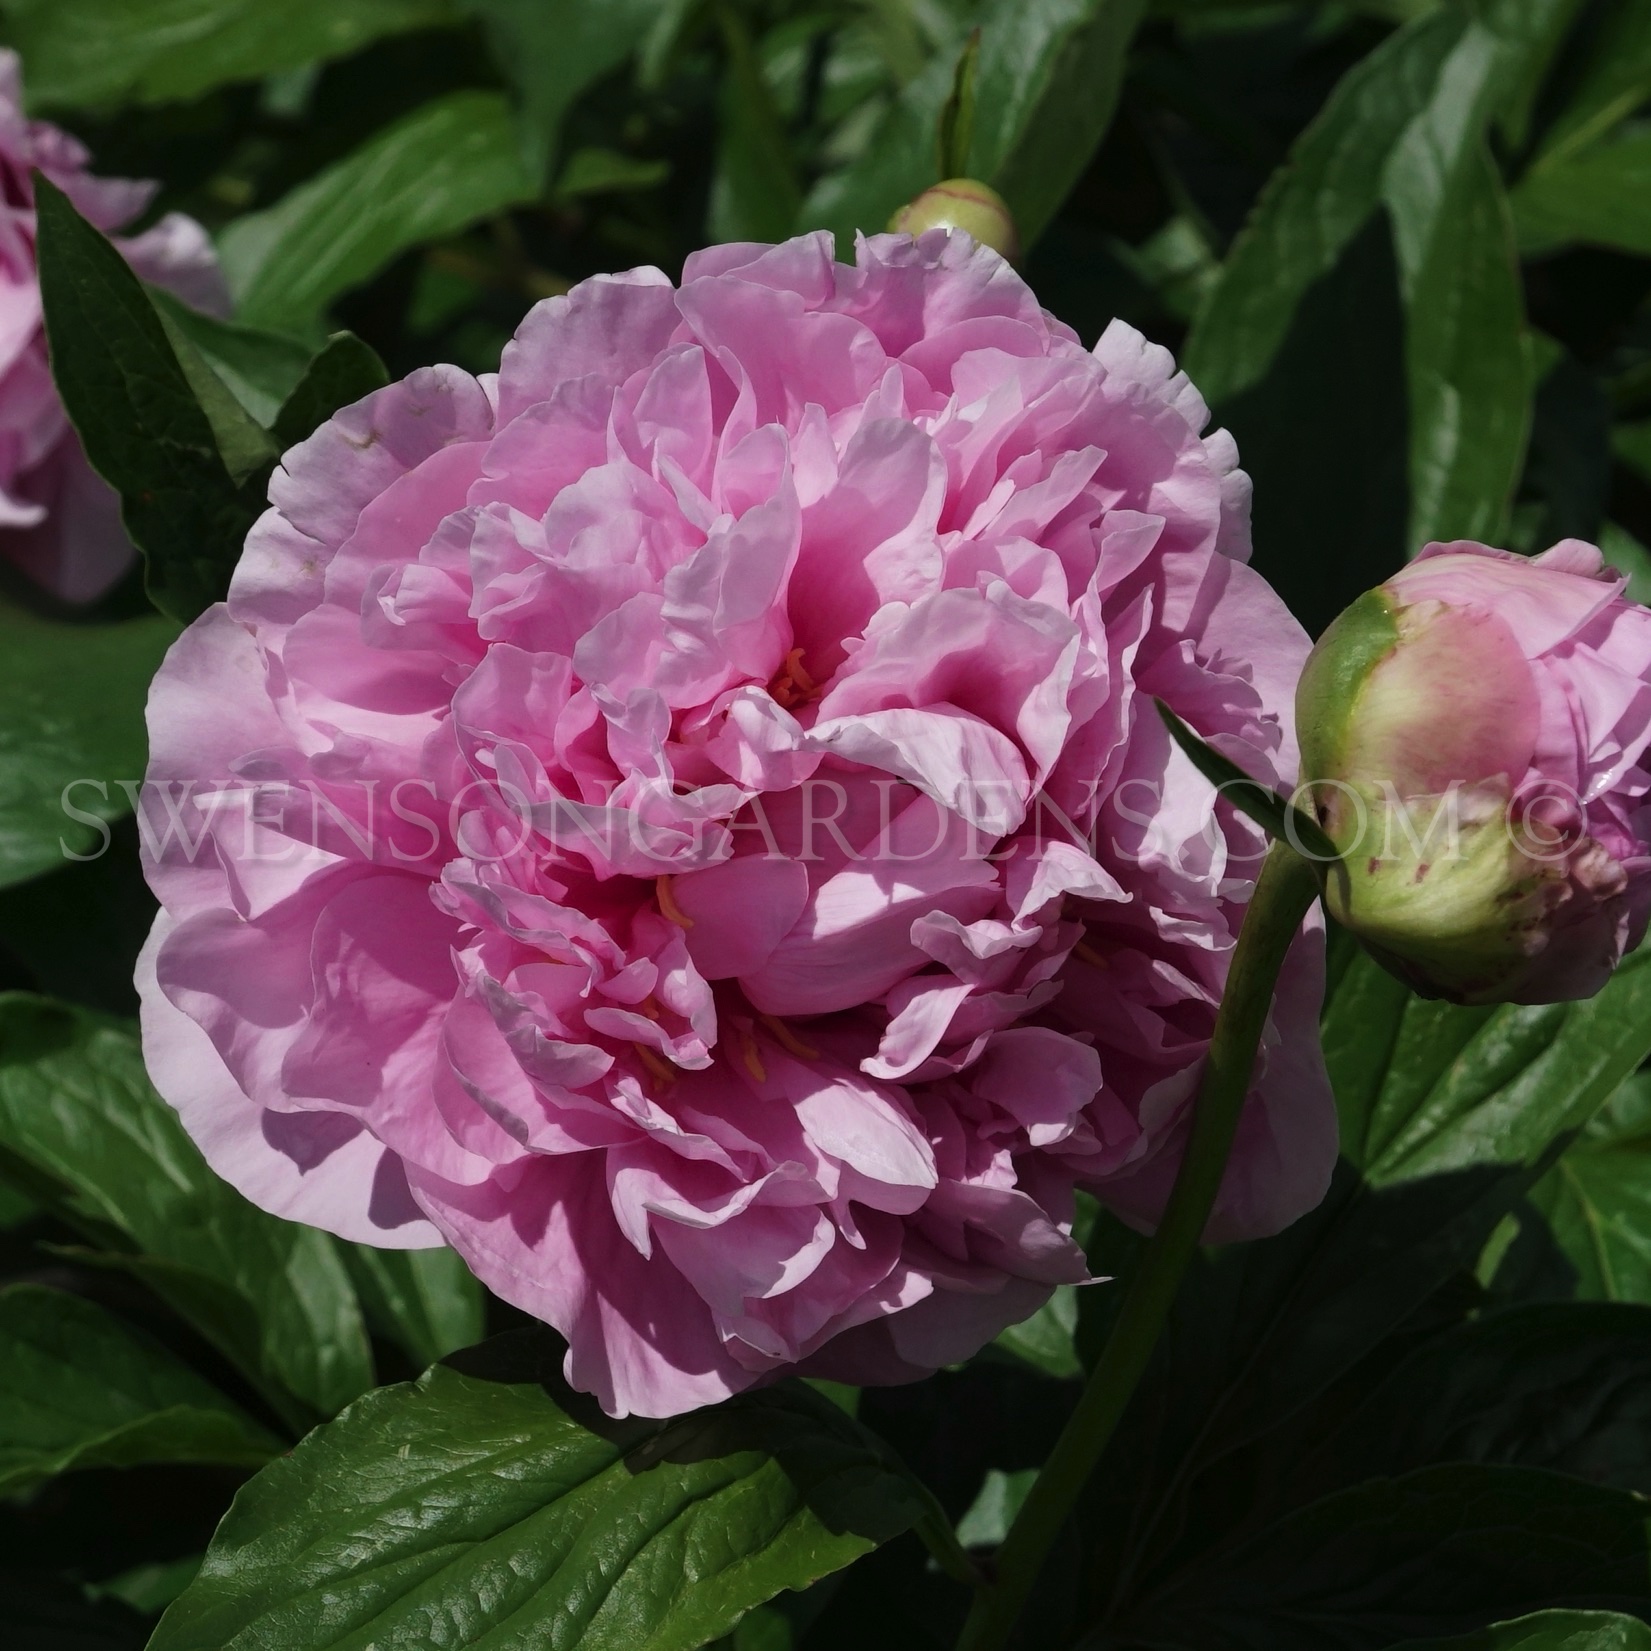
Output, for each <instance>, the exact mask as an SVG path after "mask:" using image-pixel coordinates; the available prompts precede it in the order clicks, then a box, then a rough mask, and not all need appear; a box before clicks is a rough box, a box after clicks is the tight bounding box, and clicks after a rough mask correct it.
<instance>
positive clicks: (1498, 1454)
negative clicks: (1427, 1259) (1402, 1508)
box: [1301, 1302, 1651, 1495]
mask: <svg viewBox="0 0 1651 1651" xmlns="http://www.w3.org/2000/svg"><path fill="white" fill-rule="evenodd" d="M1440 1462H1503V1463H1509V1464H1512V1465H1514V1466H1519V1467H1535V1468H1549V1469H1552V1470H1554V1471H1556V1472H1561V1473H1568V1474H1570V1475H1572V1476H1573V1477H1574V1478H1578V1479H1586V1480H1587V1481H1589V1482H1590V1483H1591V1484H1597V1485H1614V1486H1616V1487H1617V1488H1618V1489H1620V1490H1632V1491H1638V1492H1640V1493H1641V1494H1642V1495H1643V1494H1645V1493H1647V1492H1651V1308H1644V1307H1633V1306H1627V1305H1624V1304H1621V1303H1614V1302H1611V1303H1607V1302H1543V1303H1538V1304H1533V1305H1530V1306H1523V1307H1513V1308H1507V1309H1504V1310H1503V1311H1500V1312H1492V1313H1486V1314H1483V1315H1481V1316H1479V1317H1477V1318H1474V1319H1471V1320H1469V1321H1468V1322H1467V1323H1465V1324H1462V1325H1460V1326H1458V1327H1457V1328H1455V1329H1453V1330H1450V1331H1448V1332H1446V1333H1445V1334H1444V1335H1442V1336H1439V1337H1437V1338H1435V1339H1434V1340H1432V1341H1430V1342H1428V1343H1427V1344H1426V1345H1424V1346H1422V1347H1420V1348H1418V1349H1417V1350H1416V1351H1415V1352H1414V1353H1412V1354H1411V1355H1410V1357H1409V1358H1407V1359H1405V1360H1404V1361H1403V1362H1402V1363H1401V1364H1400V1365H1399V1366H1398V1367H1397V1368H1396V1369H1395V1370H1394V1371H1393V1372H1392V1374H1391V1375H1389V1376H1388V1377H1387V1378H1386V1380H1385V1381H1383V1382H1382V1384H1381V1385H1380V1386H1379V1387H1377V1388H1376V1390H1375V1391H1374V1392H1373V1393H1372V1394H1371V1395H1370V1396H1369V1397H1368V1398H1367V1399H1366V1400H1365V1401H1364V1403H1363V1404H1361V1405H1360V1406H1359V1407H1358V1408H1357V1409H1356V1410H1355V1411H1354V1412H1353V1413H1352V1415H1351V1416H1350V1417H1349V1418H1348V1420H1347V1422H1346V1424H1345V1426H1343V1427H1342V1428H1340V1429H1339V1430H1338V1431H1337V1432H1336V1434H1335V1435H1334V1437H1333V1438H1331V1439H1330V1440H1329V1441H1327V1442H1326V1444H1324V1445H1323V1446H1321V1447H1320V1449H1319V1450H1318V1451H1317V1452H1316V1453H1315V1456H1314V1459H1313V1460H1311V1461H1310V1462H1309V1463H1308V1464H1307V1465H1306V1466H1305V1468H1304V1470H1303V1472H1302V1475H1301V1477H1303V1478H1309V1479H1316V1480H1317V1481H1319V1482H1320V1483H1322V1484H1325V1485H1326V1486H1332V1485H1345V1484H1355V1483H1357V1482H1358V1481H1359V1480H1361V1479H1367V1478H1376V1477H1379V1476H1381V1475H1384V1474H1394V1473H1404V1472H1407V1471H1409V1470H1410V1469H1412V1468H1420V1467H1426V1466H1429V1465H1432V1464H1435V1463H1440Z"/></svg>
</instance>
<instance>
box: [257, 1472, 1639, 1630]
mask: <svg viewBox="0 0 1651 1651" xmlns="http://www.w3.org/2000/svg"><path fill="white" fill-rule="evenodd" d="M266 1471H267V1470H266ZM1648 1559H1651V1551H1648V1548H1647V1541H1646V1516H1645V1508H1644V1505H1643V1504H1642V1503H1641V1502H1640V1500H1639V1499H1638V1498H1637V1497H1634V1496H1631V1495H1629V1494H1628V1493H1627V1492H1625V1491H1617V1490H1607V1489H1605V1488H1603V1487H1601V1486H1597V1485H1587V1484H1584V1483H1582V1482H1581V1481H1580V1480H1575V1479H1568V1478H1566V1477H1564V1476H1563V1475H1560V1474H1555V1473H1543V1472H1541V1471H1539V1470H1537V1469H1533V1468H1513V1467H1488V1466H1480V1465H1466V1464H1463V1465H1453V1466H1447V1467H1435V1468H1424V1469H1423V1470H1421V1471H1420V1472H1418V1473H1411V1474H1407V1475H1405V1476H1403V1477H1402V1478H1397V1479H1378V1480H1376V1481H1374V1482H1373V1483H1371V1484H1368V1485H1361V1486H1359V1487H1357V1488H1356V1489H1353V1490H1348V1491H1343V1492H1340V1493H1339V1494H1337V1495H1335V1496H1331V1497H1327V1498H1326V1499H1325V1500H1324V1501H1322V1502H1318V1503H1315V1504H1314V1505H1313V1506H1312V1507H1309V1508H1305V1509H1302V1510H1301V1511H1300V1512H1299V1513H1295V1514H1292V1515H1289V1516H1287V1517H1286V1518H1284V1519H1282V1520H1280V1521H1279V1522H1278V1523H1277V1524H1275V1525H1273V1526H1271V1527H1270V1528H1269V1529H1267V1530H1265V1531H1262V1532H1261V1533H1260V1534H1258V1535H1256V1536H1254V1537H1252V1538H1250V1539H1249V1540H1248V1541H1246V1542H1242V1543H1239V1544H1237V1545H1236V1546H1234V1547H1231V1548H1229V1549H1228V1550H1226V1551H1225V1552H1221V1553H1218V1554H1216V1555H1214V1556H1212V1557H1210V1558H1209V1559H1207V1560H1206V1561H1205V1562H1204V1563H1203V1564H1201V1565H1197V1566H1194V1567H1192V1568H1191V1569H1189V1570H1188V1571H1186V1572H1183V1573H1182V1574H1180V1575H1179V1576H1177V1577H1176V1579H1175V1580H1174V1582H1173V1583H1172V1584H1171V1585H1170V1586H1169V1587H1168V1588H1167V1589H1166V1590H1165V1591H1164V1592H1163V1593H1162V1594H1161V1595H1160V1596H1159V1597H1158V1598H1157V1599H1156V1600H1155V1601H1154V1602H1153V1604H1152V1606H1151V1607H1150V1608H1149V1609H1148V1610H1146V1611H1143V1612H1142V1613H1141V1614H1140V1615H1139V1617H1137V1618H1136V1619H1135V1620H1134V1621H1132V1622H1131V1623H1130V1625H1129V1627H1130V1630H1131V1632H1132V1633H1133V1634H1134V1635H1135V1636H1136V1637H1138V1638H1141V1639H1149V1640H1150V1642H1151V1643H1166V1642H1167V1643H1170V1644H1185V1645H1200V1646H1202V1645H1219V1646H1221V1647H1222V1648H1223V1651H1240V1648H1243V1651H1251V1648H1253V1651H1323V1648H1324V1647H1325V1646H1326V1645H1334V1646H1336V1647H1337V1648H1338V1651H1359V1648H1364V1647H1368V1648H1370V1651H1377V1648H1379V1647H1383V1646H1391V1645H1393V1644H1394V1643H1395V1642H1396V1641H1400V1640H1404V1639H1414V1638H1419V1637H1421V1636H1423V1635H1427V1634H1440V1633H1451V1632H1458V1631H1460V1630H1461V1629H1463V1628H1470V1627H1472V1626H1473V1625H1474V1624H1475V1623H1476V1622H1477V1623H1485V1622H1491V1621H1496V1620H1498V1619H1501V1618H1505V1617H1509V1616H1514V1615H1518V1614H1520V1613H1522V1612H1525V1611H1530V1610H1537V1609H1540V1608H1541V1607H1543V1606H1546V1605H1555V1604H1559V1605H1573V1606H1583V1607H1586V1606H1598V1607H1602V1608H1605V1609H1624V1608H1633V1607H1639V1608H1642V1609H1643V1608H1645V1607H1647V1606H1651V1567H1648Z"/></svg>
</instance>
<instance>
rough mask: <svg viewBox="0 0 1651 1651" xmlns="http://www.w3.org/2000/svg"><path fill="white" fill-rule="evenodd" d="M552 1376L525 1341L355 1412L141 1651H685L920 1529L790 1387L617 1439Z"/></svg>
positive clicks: (860, 1448) (886, 1481)
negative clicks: (330, 1650) (535, 1650)
mask: <svg viewBox="0 0 1651 1651" xmlns="http://www.w3.org/2000/svg"><path fill="white" fill-rule="evenodd" d="M559 1360H560V1345H559V1344H558V1343H556V1342H555V1341H554V1338H552V1337H550V1336H549V1335H548V1334H546V1333H543V1332H539V1331H525V1332H519V1333H517V1334H514V1335H511V1336H507V1337H501V1338H499V1339H498V1340H497V1341H495V1342H491V1343H488V1344H486V1345H485V1346H484V1347H482V1348H478V1349H476V1350H474V1351H473V1352H472V1353H469V1354H465V1355H462V1356H460V1357H459V1358H456V1359H454V1360H451V1361H449V1363H448V1364H445V1365H437V1366H436V1367H435V1368H434V1369H432V1370H431V1371H429V1372H428V1373H427V1374H426V1375H425V1376H424V1377H423V1378H422V1379H421V1380H419V1381H418V1382H417V1383H412V1384H404V1385H401V1386H396V1387H387V1388H380V1389H378V1390H377V1391H375V1392H373V1393H370V1394H368V1395H367V1396H366V1397H365V1398H363V1399H360V1400H358V1401H357V1402H356V1403H355V1404H354V1405H352V1406H351V1407H350V1409H349V1410H348V1411H346V1412H345V1414H344V1415H343V1416H341V1417H340V1418H339V1419H338V1420H337V1421H336V1422H333V1423H331V1424H330V1425H328V1426H326V1427H323V1428H320V1429H318V1430H317V1431H316V1432H314V1433H312V1434H311V1435H310V1436H309V1437H308V1438H307V1439H305V1440H304V1441H303V1443H301V1444H300V1445H299V1446H298V1447H297V1449H295V1450H294V1451H293V1452H292V1454H291V1455H290V1456H288V1457H286V1458H284V1459H283V1460H281V1461H278V1462H275V1463H272V1464H271V1465H270V1466H269V1467H268V1468H266V1469H265V1470H264V1471H263V1472H262V1473H260V1474H259V1475H258V1476H257V1477H256V1478H255V1479H253V1480H252V1481H251V1482H250V1483H249V1484H247V1485H246V1486H245V1487H244V1488H243V1489H242V1491H241V1492H240V1494H239V1495H238V1496H237V1497H236V1499H235V1504H234V1506H233V1507H232V1508H231V1509H230V1511H229V1514H228V1515H227V1517H226V1518H225V1519H224V1522H223V1524H222V1525H220V1526H219V1528H218V1533H217V1535H216V1536H215V1537H214V1539H213V1542H212V1546H211V1548H210V1549H209V1550H208V1553H207V1556H206V1561H205V1563H204V1565H203V1566H202V1568H201V1574H200V1576H199V1578H198V1579H197V1580H196V1582H195V1583H194V1584H193V1585H192V1586H191V1587H190V1588H189V1589H187V1590H186V1591H185V1592H184V1594H183V1595H182V1597H181V1598H180V1599H179V1600H178V1601H177V1602H176V1603H175V1604H174V1605H173V1606H172V1607H171V1609H170V1610H169V1611H168V1612H167V1614H166V1616H165V1617H164V1618H163V1619H162V1621H161V1625H160V1627H159V1629H158V1630H157V1631H156V1634H155V1637H154V1639H153V1641H152V1642H151V1651H253V1648H254V1647H258V1648H262V1647H269V1648H272V1651H273V1648H274V1647H277V1646H297V1645H302V1646H303V1647H305V1651H323V1648H325V1647H334V1646H336V1647H343V1646H346V1645H349V1646H365V1645H367V1644H369V1643H370V1644H372V1645H373V1646H375V1647H377V1648H379V1651H403V1648H404V1651H414V1648H423V1647H425V1646H428V1645H430V1644H431V1643H432V1640H433V1638H439V1642H440V1643H441V1644H442V1645H443V1646H446V1647H449V1648H452V1651H457V1648H459V1647H464V1646H481V1645H488V1646H498V1647H503V1646H506V1645H515V1646H528V1645H534V1646H545V1647H556V1648H558V1651H571V1648H573V1647H578V1648H579V1651H691V1648H693V1647H697V1646H700V1645H703V1644H704V1643H705V1642H706V1641H707V1640H711V1639H715V1638H716V1637H717V1636H718V1635H719V1634H722V1633H725V1632H726V1631H727V1630H728V1629H729V1628H730V1627H732V1626H733V1624H734V1623H735V1622H736V1621H737V1620H738V1619H739V1617H740V1616H741V1615H742V1614H743V1613H744V1612H746V1611H747V1610H749V1609H750V1608H751V1607H752V1606H755V1605H758V1604H761V1603H762V1602H763V1601H764V1600H767V1599H769V1598H771V1597H772V1596H773V1595H775V1594H776V1593H778V1592H780V1591H781V1590H782V1589H786V1588H804V1587H807V1586H808V1585H809V1584H810V1583H811V1582H813V1581H815V1580H816V1579H817V1578H819V1577H822V1576H825V1575H827V1574H829V1573H830V1572H832V1571H835V1570H838V1569H840V1568H841V1567H842V1566H844V1565H847V1564H849V1563H850V1562H851V1561H852V1560H854V1559H855V1558H857V1557H858V1556H859V1555H861V1554H863V1553H866V1552H867V1551H869V1550H870V1549H871V1548H874V1547H875V1546H877V1544H878V1543H880V1542H883V1541H885V1540H887V1539H888V1538H889V1537H891V1536H894V1535H896V1534H898V1533H899V1532H900V1531H902V1530H905V1529H907V1528H908V1527H909V1526H910V1525H911V1524H912V1523H913V1522H914V1521H915V1520H916V1519H917V1517H918V1516H919V1514H920V1512H921V1511H922V1499H921V1497H920V1496H919V1495H918V1493H917V1491H916V1489H915V1487H914V1486H913V1485H912V1484H911V1482H910V1481H909V1480H908V1479H907V1478H906V1477H905V1476H904V1475H903V1474H902V1473H901V1472H900V1471H899V1470H897V1469H896V1468H895V1467H894V1466H893V1465H892V1464H891V1463H890V1462H889V1461H888V1459H887V1457H886V1454H885V1452H884V1449H883V1447H882V1446H881V1445H880V1444H879V1442H878V1441H877V1440H876V1439H875V1438H874V1436H873V1435H871V1434H869V1433H867V1432H866V1431H865V1430H864V1429H862V1428H861V1427H860V1426H859V1425H858V1424H857V1423H855V1422H854V1421H852V1420H851V1419H850V1418H849V1417H847V1416H845V1415H844V1414H843V1413H842V1412H841V1411H840V1410H838V1409H837V1408H836V1407H835V1406H834V1405H832V1404H830V1403H829V1402H828V1401H826V1400H824V1399H821V1398H819V1397H818V1396H817V1395H815V1394H813V1393H812V1392H810V1391H809V1390H808V1389H806V1388H804V1387H802V1386H801V1385H799V1384H789V1385H787V1386H784V1387H781V1388H776V1389H769V1390H767V1391H764V1392H761V1393H756V1394H750V1395H745V1396H742V1397H740V1398H737V1399H734V1400H731V1401H729V1402H727V1403H725V1404H722V1405H718V1406H716V1407H715V1408H713V1409H709V1410H701V1411H697V1412H695V1413H693V1414H692V1415H689V1416H684V1417H681V1418H679V1419H678V1420H676V1421H674V1422H666V1423H657V1422H649V1421H645V1420H641V1419H632V1420H629V1421H622V1422H614V1421H610V1420H609V1419H607V1418H606V1417H604V1416H602V1415H601V1414H600V1413H599V1412H597V1411H596V1410H595V1408H594V1406H592V1405H591V1404H590V1403H589V1401H588V1400H584V1399H581V1398H579V1397H577V1396H575V1395H571V1394H570V1393H568V1391H567V1389H566V1388H565V1387H564V1386H563V1385H562V1383H561V1381H560V1379H559V1377H558V1376H557V1375H556V1368H557V1365H558V1364H559Z"/></svg>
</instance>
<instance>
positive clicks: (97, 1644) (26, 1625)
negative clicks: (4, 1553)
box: [0, 1566, 148, 1651]
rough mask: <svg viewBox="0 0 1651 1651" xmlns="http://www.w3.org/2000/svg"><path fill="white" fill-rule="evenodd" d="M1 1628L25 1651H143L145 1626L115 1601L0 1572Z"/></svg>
mask: <svg viewBox="0 0 1651 1651" xmlns="http://www.w3.org/2000/svg"><path fill="white" fill-rule="evenodd" d="M0 1622H4V1623H5V1625H6V1632H7V1635H8V1637H9V1639H10V1641H11V1643H12V1644H14V1645H17V1646H20V1647H23V1648H24V1651H143V1643H144V1640H145V1638H146V1636H147V1633H148V1625H147V1624H146V1623H145V1622H144V1620H143V1618H142V1617H140V1616H139V1615H138V1614H137V1613H136V1612H135V1611H133V1610H132V1609H131V1608H130V1607H129V1606H127V1605H125V1604H123V1603H122V1602H121V1601H120V1600H116V1599H97V1600H94V1599H92V1598H91V1597H90V1595H89V1591H88V1590H87V1589H85V1588H82V1587H79V1586H77V1585H76V1584H75V1583H73V1582H68V1581H65V1580H64V1579H63V1578H61V1577H55V1576H46V1575H42V1574H41V1572H40V1569H39V1567H38V1566H36V1567H35V1568H33V1569H32V1570H29V1571H21V1570H0Z"/></svg>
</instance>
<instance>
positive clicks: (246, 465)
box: [151, 300, 275, 487]
mask: <svg viewBox="0 0 1651 1651" xmlns="http://www.w3.org/2000/svg"><path fill="white" fill-rule="evenodd" d="M152 302H153V300H151V303H152ZM156 313H157V314H158V315H159V316H160V318H161V325H162V326H163V327H164V328H165V329H166V336H167V339H168V341H169V342H170V343H171V345H172V354H173V356H174V357H175V358H176V359H177V363H178V366H179V367H180V368H181V369H182V371H183V376H184V378H185V379H186V380H187V381H188V383H189V388H190V390H191V392H192V393H193V394H194V397H195V401H196V403H197V405H198V406H199V407H200V409H201V411H202V412H203V413H205V414H206V418H207V422H208V423H209V424H210V425H211V426H212V436H213V440H214V441H216V442H217V444H218V457H219V458H220V459H222V460H223V462H224V469H225V470H227V471H228V472H229V479H230V481H231V482H233V483H234V484H235V486H236V487H240V486H241V485H242V484H243V483H244V482H246V481H247V479H248V478H249V477H252V476H258V475H261V473H262V472H264V471H265V470H267V469H268V468H269V466H270V465H272V464H273V463H274V462H275V447H274V444H273V443H272V442H271V441H270V439H269V433H268V432H267V431H266V430H265V429H264V427H263V426H262V425H261V424H259V423H258V421H257V420H256V419H255V418H253V416H252V415H251V414H250V413H249V412H248V411H247V410H246V408H245V406H243V405H242V403H241V401H240V399H239V398H238V397H237V396H236V395H235V394H234V392H233V391H232V390H231V389H230V388H229V386H228V385H227V384H225V383H224V381H223V380H222V379H221V378H220V377H219V376H218V374H217V372H216V371H215V370H214V369H213V367H212V366H211V364H210V363H209V362H208V361H207V359H206V357H205V356H204V355H202V354H201V352H200V351H199V350H198V349H196V347H195V344H194V341H193V340H192V339H191V338H190V336H189V334H188V333H187V332H186V331H185V330H184V328H183V327H181V326H179V325H178V323H177V322H175V321H174V320H173V319H172V318H171V316H170V315H168V314H167V312H166V311H165V310H157V312H156Z"/></svg>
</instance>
